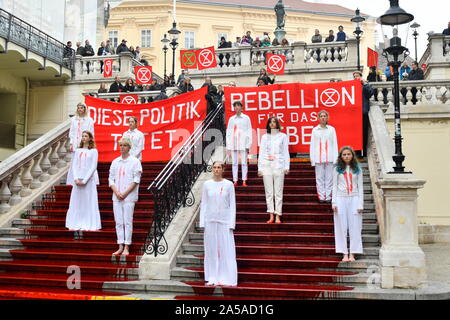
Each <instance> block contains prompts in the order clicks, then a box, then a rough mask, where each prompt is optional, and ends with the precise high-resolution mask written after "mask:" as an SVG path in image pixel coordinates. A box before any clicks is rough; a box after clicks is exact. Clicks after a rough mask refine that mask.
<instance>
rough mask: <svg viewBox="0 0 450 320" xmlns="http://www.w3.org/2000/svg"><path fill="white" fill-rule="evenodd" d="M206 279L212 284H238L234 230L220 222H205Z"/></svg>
mask: <svg viewBox="0 0 450 320" xmlns="http://www.w3.org/2000/svg"><path fill="white" fill-rule="evenodd" d="M204 248H205V259H204V270H205V281H206V282H208V284H210V285H219V284H221V285H225V286H236V285H237V263H236V247H235V243H234V235H233V230H231V229H230V228H229V227H228V226H227V225H226V224H223V223H219V222H207V223H205V232H204Z"/></svg>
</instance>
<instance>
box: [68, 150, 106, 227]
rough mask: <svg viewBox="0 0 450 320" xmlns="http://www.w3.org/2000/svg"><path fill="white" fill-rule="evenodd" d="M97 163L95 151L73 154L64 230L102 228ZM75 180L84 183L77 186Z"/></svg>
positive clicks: (80, 151) (82, 151) (81, 151)
mask: <svg viewBox="0 0 450 320" xmlns="http://www.w3.org/2000/svg"><path fill="white" fill-rule="evenodd" d="M97 161H98V152H97V149H91V150H89V149H84V148H79V149H77V150H76V151H75V153H74V157H73V159H72V165H71V168H70V170H71V173H72V174H71V178H70V180H69V179H68V181H67V182H68V184H69V185H72V186H73V188H72V193H71V195H70V204H69V210H68V211H67V216H66V228H68V229H69V230H73V231H78V230H81V231H96V230H100V229H101V228H102V225H101V220H100V211H99V208H98V196H97V185H98V184H99V178H98V173H97ZM76 179H78V180H80V181H82V182H85V185H84V186H77V185H76V184H75V180H76Z"/></svg>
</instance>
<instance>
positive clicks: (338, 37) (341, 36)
mask: <svg viewBox="0 0 450 320" xmlns="http://www.w3.org/2000/svg"><path fill="white" fill-rule="evenodd" d="M346 38H347V35H346V34H345V32H344V31H339V32H338V33H337V35H336V41H345V40H346Z"/></svg>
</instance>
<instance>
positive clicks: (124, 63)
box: [118, 52, 134, 80]
mask: <svg viewBox="0 0 450 320" xmlns="http://www.w3.org/2000/svg"><path fill="white" fill-rule="evenodd" d="M132 60H133V54H132V53H131V52H123V53H120V54H119V63H120V71H119V74H118V75H119V77H120V78H121V80H124V79H128V78H134V75H133V62H132Z"/></svg>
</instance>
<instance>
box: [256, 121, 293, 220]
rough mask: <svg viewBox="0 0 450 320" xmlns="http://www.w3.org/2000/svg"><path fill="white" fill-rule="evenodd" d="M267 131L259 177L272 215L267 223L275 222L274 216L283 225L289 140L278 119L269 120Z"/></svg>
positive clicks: (259, 158) (259, 166)
mask: <svg viewBox="0 0 450 320" xmlns="http://www.w3.org/2000/svg"><path fill="white" fill-rule="evenodd" d="M266 130H267V133H266V134H265V135H263V136H262V138H261V145H260V148H259V157H258V176H259V177H261V176H262V177H263V180H264V189H265V192H266V203H267V212H268V213H269V214H270V219H269V221H267V223H273V222H274V215H275V216H276V218H275V220H276V221H275V223H281V220H280V218H281V216H282V209H283V188H284V176H285V175H288V174H289V166H290V155H289V138H288V136H287V135H286V134H284V133H282V132H280V130H281V126H280V122H279V120H278V118H276V117H271V118H269V120H268V121H267V126H266ZM274 199H275V207H274Z"/></svg>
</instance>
